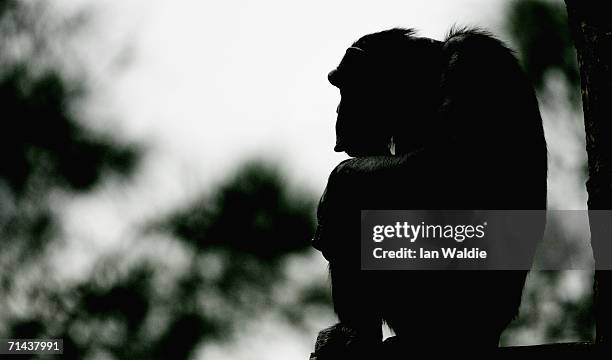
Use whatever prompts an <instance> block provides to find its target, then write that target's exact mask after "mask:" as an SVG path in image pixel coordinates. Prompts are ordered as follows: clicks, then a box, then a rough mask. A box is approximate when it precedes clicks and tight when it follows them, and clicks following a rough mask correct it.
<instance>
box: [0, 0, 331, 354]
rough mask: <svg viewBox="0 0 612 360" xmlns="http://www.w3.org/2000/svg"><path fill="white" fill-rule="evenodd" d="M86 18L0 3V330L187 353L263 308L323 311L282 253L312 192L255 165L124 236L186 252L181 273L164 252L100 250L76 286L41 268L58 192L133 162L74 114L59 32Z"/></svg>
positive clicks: (69, 342)
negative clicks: (0, 113)
mask: <svg viewBox="0 0 612 360" xmlns="http://www.w3.org/2000/svg"><path fill="white" fill-rule="evenodd" d="M86 25H87V22H86V18H85V17H83V16H81V15H79V14H77V15H76V18H75V19H57V18H54V15H53V12H52V11H50V9H49V7H48V6H46V5H45V4H44V3H43V2H27V1H1V2H0V38H1V40H2V42H1V43H0V50H1V51H0V102H1V105H2V108H3V109H4V113H5V117H4V120H3V122H2V124H0V197H1V198H2V202H1V203H0V226H1V227H0V241H1V242H2V243H1V244H2V247H3V252H2V254H0V269H1V275H0V280H1V284H2V291H1V293H0V318H2V322H1V324H2V325H0V337H6V338H11V337H13V338H40V337H52V338H63V339H64V347H65V350H64V356H63V357H64V358H73V359H82V358H95V357H110V358H119V359H128V358H138V359H145V358H151V359H167V358H176V359H185V358H189V357H190V356H192V355H193V353H194V352H195V351H196V350H197V349H198V347H199V346H201V345H202V344H204V343H206V342H207V341H212V340H220V339H225V338H228V336H230V335H231V334H232V332H233V331H234V330H235V329H236V328H238V327H242V326H244V324H246V323H247V322H248V321H249V319H254V318H256V317H257V316H258V315H261V314H264V313H266V312H269V311H273V312H276V313H278V314H280V315H281V316H283V317H284V319H286V320H287V321H290V322H292V323H293V324H295V325H297V326H299V325H300V324H303V323H304V321H305V319H304V310H305V309H306V308H307V307H308V306H315V307H323V308H325V309H328V306H329V304H330V300H329V298H328V292H327V289H326V284H321V283H308V282H306V283H305V284H291V283H288V281H290V279H288V278H287V262H288V261H289V260H288V256H291V255H292V254H296V256H300V255H299V254H304V253H305V250H306V249H309V239H310V236H311V235H312V233H313V230H314V206H315V201H314V198H313V197H312V196H311V195H310V194H306V193H304V192H302V191H301V190H298V189H293V188H291V187H289V186H287V185H286V183H285V179H284V178H283V176H282V175H281V172H280V171H279V170H278V169H276V168H274V167H273V166H271V165H268V164H265V163H263V162H251V163H248V164H246V165H245V166H244V167H242V168H241V169H239V171H238V172H237V173H236V174H234V176H232V177H230V178H229V179H228V180H227V181H225V182H224V183H222V184H221V185H219V186H218V187H217V188H214V189H211V190H212V191H211V192H210V194H208V193H207V194H204V195H201V196H196V197H195V200H194V201H193V202H192V204H189V205H186V206H184V207H182V208H181V209H178V210H177V211H176V212H175V213H174V214H172V215H169V216H168V217H167V218H164V219H159V221H155V222H154V224H153V225H152V226H149V227H146V228H145V229H143V232H142V234H141V235H142V239H135V240H132V243H133V244H132V246H131V247H130V249H131V250H130V251H132V252H133V253H136V252H137V251H138V248H139V247H140V248H141V249H142V248H147V247H152V246H155V244H154V243H144V242H143V241H141V240H143V239H147V237H148V236H153V237H155V234H157V236H158V237H163V238H165V239H166V240H167V241H168V242H169V243H170V244H172V246H173V247H176V248H178V249H181V250H180V251H179V253H182V254H184V257H185V259H184V261H182V262H181V265H180V266H179V267H178V268H177V267H169V266H167V264H166V262H167V261H170V260H171V259H165V258H164V254H163V251H162V252H161V253H159V254H157V255H151V254H149V255H146V256H143V257H142V258H138V259H137V260H135V261H134V259H130V257H131V254H127V253H117V254H111V255H107V256H102V257H100V258H99V259H98V260H97V265H96V266H95V267H94V269H93V271H92V272H91V274H90V275H89V276H85V281H82V282H77V283H73V284H70V283H65V282H63V281H62V280H61V279H57V278H56V277H55V276H54V275H53V274H52V273H50V272H49V269H50V268H49V267H48V266H47V265H46V262H45V260H46V259H45V258H44V256H43V255H47V254H48V253H46V252H45V250H46V249H49V248H58V247H60V246H61V241H60V240H61V235H62V232H61V221H60V220H61V219H60V218H59V214H58V212H57V211H55V210H54V208H53V207H52V200H53V199H52V198H53V194H54V193H62V194H71V195H77V194H85V193H87V192H89V191H92V190H95V186H96V185H97V184H99V183H101V182H103V181H104V180H105V179H107V178H108V177H109V175H112V174H116V175H122V176H128V175H130V174H131V173H132V172H133V171H134V169H135V166H136V165H137V163H138V160H139V158H140V156H141V148H140V147H139V146H138V145H135V144H126V143H124V142H121V141H119V140H117V139H116V138H114V137H113V136H110V135H108V134H103V133H100V132H99V131H93V130H92V129H91V127H88V126H87V125H86V123H85V122H84V120H85V119H81V118H80V115H79V113H78V112H77V111H75V110H74V109H75V108H77V107H78V105H79V104H80V103H81V102H82V101H84V100H85V98H86V95H87V90H88V89H87V79H86V77H85V76H84V73H80V72H79V71H66V69H67V68H66V66H65V62H66V61H67V59H64V58H63V57H64V55H66V52H65V49H61V48H58V47H61V46H63V45H62V41H61V40H58V39H64V38H66V37H69V36H70V34H71V32H75V31H78V29H79V27H80V26H86ZM77 66H78V64H77V63H70V70H74V68H75V67H77ZM301 256H303V255H301ZM132 257H133V256H132ZM33 260H36V261H33ZM289 287H292V290H291V292H290V294H286V293H285V289H287V288H289Z"/></svg>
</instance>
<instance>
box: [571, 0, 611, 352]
mask: <svg viewBox="0 0 612 360" xmlns="http://www.w3.org/2000/svg"><path fill="white" fill-rule="evenodd" d="M565 3H566V5H567V12H568V15H569V25H570V29H571V31H572V35H573V38H574V42H575V45H576V50H577V52H578V64H579V66H580V77H581V88H582V106H583V110H584V125H585V130H586V148H587V153H588V159H589V160H588V164H589V180H588V181H587V191H588V194H589V200H588V207H589V210H606V209H612V122H611V120H612V119H611V117H612V69H611V66H612V21H610V17H609V14H610V13H609V10H607V9H606V7H607V5H610V4H609V1H600V0H592V1H585V0H565ZM606 220H607V221H606ZM610 223H612V219H605V218H603V217H601V216H597V217H593V216H591V217H590V226H591V245H592V247H593V254H594V257H595V263H596V265H597V266H599V268H601V267H602V264H603V263H609V262H608V261H607V260H606V261H604V260H603V259H604V258H605V257H612V254H606V249H609V248H610V246H611V244H612V239H610V238H609V237H610V235H611V232H610V231H609V229H608V230H607V231H606V227H609V226H610ZM606 243H607V245H606ZM594 286H595V314H596V319H597V336H596V339H597V342H599V343H604V344H606V345H609V344H610V340H611V338H612V332H611V331H612V272H611V271H596V272H595V285H594Z"/></svg>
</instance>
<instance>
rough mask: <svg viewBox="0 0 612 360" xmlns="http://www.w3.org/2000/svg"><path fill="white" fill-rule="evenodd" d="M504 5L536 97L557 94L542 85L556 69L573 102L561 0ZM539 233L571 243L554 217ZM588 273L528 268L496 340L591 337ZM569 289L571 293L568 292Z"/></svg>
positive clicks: (572, 54) (574, 71)
mask: <svg viewBox="0 0 612 360" xmlns="http://www.w3.org/2000/svg"><path fill="white" fill-rule="evenodd" d="M506 11H507V18H506V30H507V32H508V34H509V35H510V37H511V39H512V42H513V44H514V46H515V48H516V49H517V52H518V54H517V55H518V56H519V58H520V60H521V63H522V66H523V68H524V69H525V71H526V72H527V74H528V76H529V77H530V78H531V80H532V82H533V83H534V85H535V86H536V89H537V90H538V95H539V97H540V100H547V99H549V98H557V99H558V98H559V96H560V95H559V94H558V93H557V92H556V91H557V90H559V89H553V91H546V90H547V82H548V81H549V80H550V77H549V76H550V75H551V74H554V73H555V72H557V73H560V74H562V75H563V77H562V78H563V85H564V86H565V87H566V88H567V91H566V92H564V93H563V94H567V96H568V98H565V99H558V100H561V103H563V102H565V103H566V107H565V108H564V109H565V110H564V111H568V112H572V111H574V110H576V109H577V108H579V106H580V75H579V71H578V64H577V60H576V50H575V48H574V44H573V40H572V38H571V34H570V28H569V25H568V22H567V21H568V20H567V10H566V8H565V3H564V2H563V1H561V0H514V1H512V2H510V3H509V4H508V7H507V9H506ZM543 103H544V104H545V101H544V102H543ZM569 125H570V124H564V125H560V126H569ZM576 136H577V137H580V138H581V139H580V140H579V143H582V142H583V141H584V134H583V133H581V132H577V133H576ZM549 141H550V139H549ZM554 156H555V154H549V157H550V158H551V161H553V162H554V161H556V159H555V158H554ZM557 156H558V154H557ZM581 170H582V171H581V172H580V174H579V176H586V174H587V172H586V163H585V165H584V166H583V167H582V168H581ZM549 171H550V170H549ZM572 171H575V170H572ZM580 184H582V183H580ZM545 236H546V237H547V239H545V241H544V242H543V244H544V245H549V246H571V244H572V240H571V239H569V238H568V234H566V233H565V230H564V229H563V227H562V224H560V223H558V222H555V221H549V222H548V223H547V234H546V235H545ZM576 245H578V244H576ZM577 251H578V249H570V248H568V249H566V250H565V251H559V253H567V254H576V253H577ZM557 261H559V259H557ZM592 276H593V274H592V272H590V271H532V272H531V273H530V275H529V277H528V281H527V283H526V286H525V290H524V292H523V301H522V303H521V310H520V313H519V316H518V318H517V319H516V320H515V321H514V322H512V323H511V324H510V326H509V327H508V328H507V329H506V331H505V332H504V334H503V337H502V340H501V343H502V344H503V345H521V344H522V343H521V339H522V340H523V341H525V340H527V341H531V342H533V341H536V342H541V343H551V342H562V341H592V340H593V338H594V337H593V335H594V316H593V301H592V280H593V277H592ZM569 279H573V281H574V282H578V283H579V284H580V289H575V288H573V289H567V284H568V282H570V280H569ZM572 293H573V294H574V296H570V295H568V294H572ZM517 339H519V342H518V343H517Z"/></svg>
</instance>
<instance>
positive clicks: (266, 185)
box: [165, 162, 314, 262]
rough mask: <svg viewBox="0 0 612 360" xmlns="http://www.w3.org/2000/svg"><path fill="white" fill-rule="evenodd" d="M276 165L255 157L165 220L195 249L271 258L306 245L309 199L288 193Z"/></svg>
mask: <svg viewBox="0 0 612 360" xmlns="http://www.w3.org/2000/svg"><path fill="white" fill-rule="evenodd" d="M283 180H284V179H283V178H282V176H281V174H280V173H279V171H278V170H276V169H274V168H271V167H270V166H269V165H266V164H264V163H259V162H254V163H251V164H248V165H247V166H246V167H244V168H243V169H241V171H240V172H239V173H238V174H236V176H235V177H234V178H233V179H230V180H229V181H228V182H227V183H226V184H224V185H222V186H221V187H220V189H218V191H216V192H215V194H214V195H213V196H212V198H210V199H208V198H205V199H198V200H196V201H195V203H194V204H193V205H192V206H191V207H188V208H186V209H184V210H182V211H180V212H179V213H177V214H176V215H174V216H172V217H171V218H170V219H169V220H168V221H167V223H166V224H165V226H167V227H168V228H169V229H170V230H171V231H172V232H173V233H174V234H175V235H176V236H178V237H179V238H181V239H182V240H183V241H186V242H188V243H189V244H190V245H192V246H194V247H195V248H196V249H197V250H198V251H205V250H207V249H209V248H221V249H231V250H232V251H235V252H236V253H239V254H240V255H241V256H249V255H250V256H252V257H254V258H257V259H258V260H261V261H265V262H273V261H275V260H278V259H279V257H282V256H284V255H286V254H287V253H289V252H292V251H299V250H303V249H304V248H306V247H308V246H309V239H310V237H311V236H312V233H313V227H314V224H313V214H314V210H313V209H314V204H313V199H312V197H311V196H310V195H306V194H292V193H290V190H289V189H288V188H287V187H286V185H285V184H284V183H283Z"/></svg>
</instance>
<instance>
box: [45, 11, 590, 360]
mask: <svg viewBox="0 0 612 360" xmlns="http://www.w3.org/2000/svg"><path fill="white" fill-rule="evenodd" d="M55 3H57V4H59V5H61V6H62V7H63V8H65V9H66V10H67V11H68V10H70V9H75V8H79V7H81V6H91V7H92V8H91V9H93V11H92V14H93V15H94V18H93V20H94V22H93V23H92V24H91V28H90V30H89V31H88V32H87V33H85V34H84V35H83V36H82V37H80V38H78V39H77V42H76V43H75V44H76V46H77V49H78V52H79V54H80V55H81V56H82V57H83V60H84V62H85V63H86V64H87V67H88V68H89V69H90V70H91V72H92V76H93V79H94V82H93V84H94V87H93V89H92V90H93V92H92V94H91V98H90V102H89V103H88V104H87V107H86V112H87V113H88V114H89V115H90V116H89V117H90V118H91V119H93V120H94V121H95V122H96V123H97V124H99V123H102V124H112V126H114V130H113V131H115V132H117V133H118V134H121V135H123V136H126V137H128V138H131V139H136V140H143V141H146V142H148V143H149V144H150V146H151V151H150V153H149V156H148V157H147V159H146V161H145V163H144V165H143V168H142V171H141V173H140V174H139V175H138V176H137V177H136V178H135V180H134V183H132V184H127V185H125V184H123V185H117V184H110V185H108V186H105V187H102V188H101V189H100V190H99V191H98V192H96V193H95V194H93V195H91V196H86V197H83V198H77V199H73V201H72V202H71V204H72V205H71V206H70V207H69V209H68V210H67V224H66V225H67V232H68V236H69V237H70V238H72V239H73V240H74V241H73V242H72V244H73V248H74V250H73V252H71V254H72V255H74V254H77V256H71V259H70V263H72V264H73V265H74V267H75V269H77V268H79V267H85V266H86V264H88V263H89V262H90V260H91V259H92V257H93V256H95V254H97V253H99V252H100V251H107V250H111V249H116V248H117V247H120V246H124V245H122V244H123V242H122V240H124V239H126V238H130V235H131V234H132V230H133V229H134V224H137V223H139V222H141V221H145V220H146V219H148V218H150V217H151V216H153V215H156V214H159V213H160V212H164V211H168V210H169V209H170V208H172V207H173V206H175V205H176V204H179V203H180V202H181V201H183V200H185V199H189V198H190V197H192V196H193V194H194V192H195V191H197V190H201V189H204V190H205V189H208V188H210V187H211V185H212V184H215V183H217V182H219V181H221V180H222V179H223V176H224V175H226V174H227V173H228V171H230V170H233V169H235V168H236V167H237V166H238V165H239V164H240V162H242V161H244V160H247V159H249V158H254V157H264V158H270V159H272V160H277V161H278V162H279V163H280V164H282V165H283V167H284V168H285V169H286V170H287V172H288V174H289V175H290V179H291V181H292V182H294V183H297V184H300V185H303V186H306V187H307V188H308V189H310V190H311V191H312V192H313V194H314V195H316V194H318V193H320V192H321V191H322V189H323V186H324V184H325V182H326V180H327V175H328V173H329V171H330V170H331V169H332V168H333V167H334V166H335V164H337V163H338V162H339V161H340V160H342V159H343V158H344V156H342V155H340V154H336V153H334V152H333V150H332V148H333V145H334V141H335V134H334V121H335V108H336V104H337V101H338V100H339V94H338V92H337V90H336V89H335V88H334V87H332V86H331V85H329V84H328V83H327V77H326V75H327V72H328V71H329V70H331V69H332V68H333V67H335V65H336V64H337V63H338V61H339V60H340V58H341V57H342V55H343V54H344V51H345V49H346V47H347V46H349V45H350V43H351V42H352V41H354V40H356V39H357V38H358V37H360V36H361V35H364V34H366V33H369V32H373V31H378V30H383V29H386V28H390V27H393V26H405V27H415V28H417V29H419V30H420V33H421V34H422V35H423V36H429V37H434V38H442V37H443V35H444V34H445V32H446V31H447V30H448V29H449V28H450V26H451V25H452V24H455V23H457V24H466V25H480V26H484V27H488V28H490V29H492V30H493V31H496V32H498V30H499V29H498V28H497V25H498V24H499V22H500V19H501V15H502V14H501V5H502V4H507V3H508V1H504V0H452V1H442V0H428V1H300V2H297V1H280V0H278V1H244V0H243V1H238V0H229V1H195V0H194V1H187V0H165V1H162V0H131V1H127V0H123V1H121V0H116V1H110V0H103V1H100V0H78V1H76V0H56V1H55ZM126 60H128V61H127V64H128V65H127V67H126V68H124V69H123V70H121V71H117V65H118V64H122V63H124V62H125V61H126ZM109 119H112V122H107V121H108V120H109ZM98 126H100V125H98ZM101 126H103V127H104V126H106V125H101ZM578 158H580V156H578ZM572 161H573V160H572ZM567 181H569V185H568V186H573V185H572V184H571V181H573V180H571V179H570V180H567ZM564 184H565V183H564ZM565 185H567V184H565ZM565 185H564V186H565ZM581 196H582V195H580V194H578V195H576V199H577V200H576V201H577V203H580V201H583V198H581ZM276 331H281V332H282V331H283V330H282V329H281V330H276ZM294 338H295V336H294V337H291V336H289V338H288V340H287V341H289V344H294V343H295V344H298V343H299V342H297V340H295V339H294ZM313 341H314V339H313ZM296 346H298V345H296ZM299 346H303V344H302V345H299ZM287 348H288V349H294V352H292V351H291V350H287V351H284V352H282V354H279V353H278V352H276V353H274V352H273V353H265V348H262V347H260V348H259V351H260V353H261V354H262V355H261V357H260V358H262V359H272V358H279V359H281V358H282V359H292V358H295V359H304V358H306V356H307V354H304V353H303V351H304V348H303V347H297V348H296V347H295V346H293V347H292V346H287ZM296 349H299V351H295V350H296ZM215 351H216V350H215ZM219 351H220V353H219V354H217V356H218V358H222V357H223V355H222V354H223V351H221V350H219ZM249 352H250V355H251V356H249V354H246V355H245V354H242V355H240V354H238V357H240V358H241V356H246V357H245V358H249V359H256V358H257V357H252V355H253V352H251V351H249ZM262 352H263V353H262Z"/></svg>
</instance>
